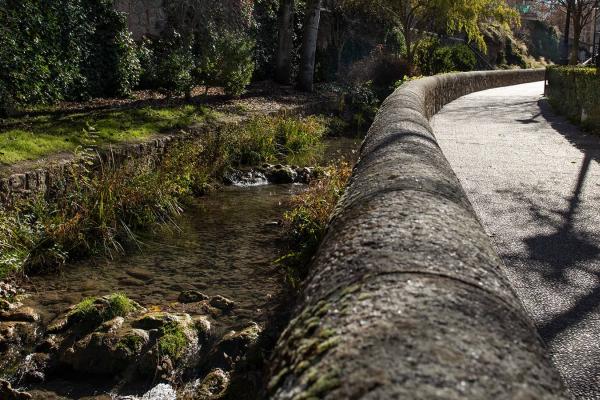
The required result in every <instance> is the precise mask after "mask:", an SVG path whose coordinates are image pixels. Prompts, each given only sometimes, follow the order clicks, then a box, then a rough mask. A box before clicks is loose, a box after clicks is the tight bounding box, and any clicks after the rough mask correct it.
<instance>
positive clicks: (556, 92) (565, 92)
mask: <svg viewBox="0 0 600 400" xmlns="http://www.w3.org/2000/svg"><path fill="white" fill-rule="evenodd" d="M547 78H548V87H547V90H546V95H547V97H548V99H549V101H550V103H551V104H552V106H553V107H554V108H555V109H556V110H557V111H558V112H560V113H561V114H563V115H566V116H567V117H569V118H570V119H571V120H573V121H575V122H577V123H580V124H581V125H582V126H583V127H584V128H588V129H590V130H593V131H597V132H600V71H597V70H596V68H583V67H563V66H551V67H548V70H547Z"/></svg>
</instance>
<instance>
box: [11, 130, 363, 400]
mask: <svg viewBox="0 0 600 400" xmlns="http://www.w3.org/2000/svg"><path fill="white" fill-rule="evenodd" d="M357 145H358V143H357V141H355V140H348V139H338V140H336V141H332V142H331V143H329V145H328V146H327V151H326V152H325V155H324V157H323V159H324V160H326V161H331V160H333V159H334V158H336V157H339V156H340V155H347V154H348V153H350V152H351V151H352V150H353V149H355V148H356V147H357ZM315 173H316V170H314V169H307V168H299V167H295V166H283V165H264V166H262V167H260V168H256V169H254V170H248V171H230V174H229V175H227V176H226V181H227V182H229V183H232V184H235V185H231V186H228V187H225V188H223V190H221V191H219V192H217V193H214V194H212V195H210V196H207V197H205V198H201V199H198V200H197V201H196V202H195V203H194V204H193V205H192V206H190V207H187V208H186V212H185V214H184V215H182V216H181V217H180V218H178V220H177V221H176V226H177V228H173V227H168V226H165V227H162V228H160V229H159V230H158V231H156V232H153V233H149V234H146V235H145V236H143V237H140V238H139V243H138V245H139V247H140V251H133V252H128V254H129V255H128V256H120V257H116V258H114V259H113V260H105V259H93V260H87V261H85V262H80V263H77V264H74V265H69V266H67V267H65V268H64V269H63V270H62V271H61V273H60V274H54V275H44V276H34V277H30V278H29V279H28V280H26V281H25V282H24V283H20V285H19V286H20V288H21V290H24V293H19V292H17V291H15V290H14V289H13V288H12V287H11V286H10V285H7V284H5V286H2V287H0V291H2V290H3V291H4V292H5V293H4V294H5V296H4V297H7V298H10V299H12V300H11V303H10V304H9V303H7V302H0V353H1V357H0V371H1V373H0V376H1V377H3V378H7V379H10V384H9V383H8V382H7V381H0V398H2V399H12V398H14V399H21V398H34V399H147V400H149V399H176V398H177V399H221V398H235V399H258V398H261V396H262V393H261V390H262V388H263V386H264V382H263V380H264V376H265V374H264V371H265V369H266V368H268V365H267V364H266V363H267V362H268V358H269V356H270V353H269V352H270V350H271V349H272V346H273V344H274V343H275V341H276V339H277V337H278V335H279V333H280V331H281V330H282V329H283V327H284V325H285V323H286V321H287V314H288V313H289V311H291V310H290V308H291V302H292V301H293V300H292V294H291V293H290V290H289V288H288V287H287V286H286V284H285V281H284V276H283V272H282V270H281V268H280V267H278V266H277V265H276V264H275V263H274V260H276V259H277V258H278V257H279V256H281V255H282V251H283V247H284V243H283V239H284V238H283V230H282V226H281V224H280V220H281V218H282V215H283V213H284V212H285V211H286V203H287V200H288V199H289V198H290V196H292V195H294V194H296V193H299V192H301V191H303V190H304V189H305V187H306V186H305V185H303V184H302V183H306V182H308V181H309V180H310V179H311V178H312V177H313V176H314V174H315ZM268 183H278V185H272V184H271V185H270V184H268ZM114 293H119V295H115V294H114ZM121 294H122V296H121ZM0 295H2V293H0ZM129 299H130V300H129ZM82 301H83V303H82ZM9 385H12V387H11V386H9Z"/></svg>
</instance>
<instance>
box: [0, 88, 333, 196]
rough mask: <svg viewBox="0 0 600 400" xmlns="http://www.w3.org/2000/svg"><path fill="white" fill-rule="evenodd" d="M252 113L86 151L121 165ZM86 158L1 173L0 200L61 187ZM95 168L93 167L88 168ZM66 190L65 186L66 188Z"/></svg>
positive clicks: (291, 109)
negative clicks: (140, 140)
mask: <svg viewBox="0 0 600 400" xmlns="http://www.w3.org/2000/svg"><path fill="white" fill-rule="evenodd" d="M336 104H337V100H336V99H335V98H333V97H332V98H324V99H322V100H318V101H313V102H309V103H306V104H300V105H292V106H287V107H284V108H282V109H281V110H278V111H266V112H265V113H266V114H269V115H275V114H278V113H283V114H288V115H310V114H321V113H326V112H329V111H331V110H334V109H335V106H336ZM253 116H254V114H249V115H246V116H240V117H239V118H235V120H234V121H232V122H219V121H215V122H211V123H207V124H203V125H198V126H193V127H189V128H186V130H185V131H179V132H173V133H169V134H163V135H160V136H158V135H157V137H156V138H153V139H151V140H146V141H144V142H140V143H124V144H118V145H114V146H108V147H105V148H90V149H88V152H89V151H92V152H96V153H97V154H98V157H96V166H99V165H100V160H104V161H105V160H107V159H109V158H110V159H111V160H112V161H114V162H115V164H116V165H121V164H122V162H123V161H124V160H127V159H129V158H141V157H144V156H147V155H157V156H160V155H162V154H164V152H165V151H166V149H167V148H168V147H169V146H171V145H172V144H174V143H179V142H182V141H186V140H193V139H194V138H197V137H200V136H202V135H204V134H205V133H206V132H210V131H215V132H216V131H218V130H220V129H227V128H231V127H234V126H236V125H238V124H240V123H243V122H244V121H246V120H247V119H249V118H251V117H253ZM88 161H89V158H87V159H82V158H81V157H77V156H69V157H67V158H66V159H64V160H62V161H53V162H48V163H46V164H44V165H42V166H39V167H37V168H31V169H28V168H25V169H24V171H23V172H20V173H10V174H6V175H4V176H2V175H0V203H3V202H6V201H8V200H9V199H10V198H11V197H13V196H17V197H20V198H30V197H34V196H38V195H46V194H48V193H50V194H52V193H53V191H54V189H56V188H57V187H62V186H61V185H62V183H63V182H64V181H65V180H66V179H65V178H67V177H68V176H69V175H70V174H71V171H72V167H73V165H74V164H76V163H82V162H85V163H87V162H88ZM91 169H92V170H93V169H94V166H92V167H91ZM67 189H68V188H67Z"/></svg>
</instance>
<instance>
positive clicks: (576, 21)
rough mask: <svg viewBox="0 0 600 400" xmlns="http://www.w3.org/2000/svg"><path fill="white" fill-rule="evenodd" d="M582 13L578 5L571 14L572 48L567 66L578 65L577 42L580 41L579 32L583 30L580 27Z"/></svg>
mask: <svg viewBox="0 0 600 400" xmlns="http://www.w3.org/2000/svg"><path fill="white" fill-rule="evenodd" d="M582 11H583V10H581V6H580V5H578V6H577V8H576V9H575V10H574V12H573V46H572V47H571V59H570V60H569V64H571V65H577V64H578V63H579V42H580V39H581V31H582V29H583V27H582V26H581V17H582Z"/></svg>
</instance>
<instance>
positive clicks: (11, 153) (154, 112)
mask: <svg viewBox="0 0 600 400" xmlns="http://www.w3.org/2000/svg"><path fill="white" fill-rule="evenodd" d="M215 117H216V114H215V113H214V112H212V111H210V110H209V109H208V108H206V107H202V106H197V105H183V106H174V107H164V108H151V107H145V108H137V109H127V110H122V111H98V112H90V113H79V114H71V115H66V116H59V117H53V116H50V115H42V116H35V117H23V118H18V119H8V120H5V121H4V122H3V123H2V124H1V125H0V163H2V164H14V163H16V162H19V161H24V160H34V159H38V158H41V157H44V156H47V155H49V154H52V153H58V152H73V151H75V150H76V149H78V148H80V147H82V146H90V145H99V146H102V145H105V144H115V143H121V142H126V141H137V140H142V139H146V138H148V137H150V136H152V135H153V134H156V133H160V132H165V131H169V130H173V129H177V128H185V127H188V126H190V125H193V124H196V123H200V122H203V121H206V120H207V119H211V118H215Z"/></svg>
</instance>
